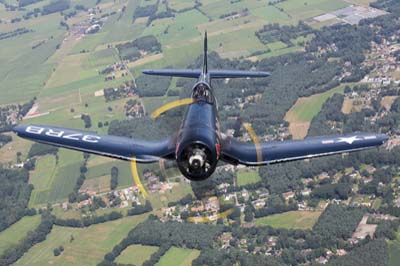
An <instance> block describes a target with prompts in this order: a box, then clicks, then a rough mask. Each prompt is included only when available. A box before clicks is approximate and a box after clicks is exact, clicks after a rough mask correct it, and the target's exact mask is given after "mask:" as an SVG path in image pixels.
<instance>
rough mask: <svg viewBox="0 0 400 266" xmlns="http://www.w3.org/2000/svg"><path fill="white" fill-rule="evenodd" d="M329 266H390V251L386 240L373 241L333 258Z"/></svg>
mask: <svg viewBox="0 0 400 266" xmlns="http://www.w3.org/2000/svg"><path fill="white" fill-rule="evenodd" d="M327 265H328V266H353V265H363V266H375V265H381V266H387V265H389V249H388V244H387V243H386V241H385V240H384V239H377V240H371V241H369V242H368V243H366V244H365V245H361V246H359V247H357V248H355V249H354V250H352V251H350V252H349V253H348V254H347V255H345V256H342V257H334V258H332V259H331V260H330V261H329V262H328V264H327Z"/></svg>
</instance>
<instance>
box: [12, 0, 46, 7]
mask: <svg viewBox="0 0 400 266" xmlns="http://www.w3.org/2000/svg"><path fill="white" fill-rule="evenodd" d="M40 1H43V0H19V1H18V6H19V7H24V6H28V5H31V4H34V3H37V2H40Z"/></svg>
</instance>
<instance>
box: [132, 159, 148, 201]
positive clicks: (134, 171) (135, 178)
mask: <svg viewBox="0 0 400 266" xmlns="http://www.w3.org/2000/svg"><path fill="white" fill-rule="evenodd" d="M131 171H132V177H133V182H134V183H135V184H136V185H137V186H138V188H139V190H140V192H141V193H142V195H143V197H144V198H147V196H148V195H149V194H148V193H147V191H146V189H145V188H144V186H143V184H142V181H140V178H139V174H138V170H137V166H136V160H132V161H131Z"/></svg>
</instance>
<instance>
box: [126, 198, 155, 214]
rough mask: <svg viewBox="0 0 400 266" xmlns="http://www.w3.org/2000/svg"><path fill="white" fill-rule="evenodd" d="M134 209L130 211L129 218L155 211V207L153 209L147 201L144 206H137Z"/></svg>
mask: <svg viewBox="0 0 400 266" xmlns="http://www.w3.org/2000/svg"><path fill="white" fill-rule="evenodd" d="M132 207H133V208H132V209H130V210H128V216H133V215H139V214H143V213H146V212H151V211H152V210H153V207H151V203H150V201H148V200H146V203H145V204H144V205H135V206H132Z"/></svg>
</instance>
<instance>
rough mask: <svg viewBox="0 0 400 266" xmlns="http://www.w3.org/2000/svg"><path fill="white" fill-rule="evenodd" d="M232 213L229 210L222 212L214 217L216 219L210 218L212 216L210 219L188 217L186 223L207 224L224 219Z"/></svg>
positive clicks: (231, 210)
mask: <svg viewBox="0 0 400 266" xmlns="http://www.w3.org/2000/svg"><path fill="white" fill-rule="evenodd" d="M232 213H233V209H229V210H226V211H224V212H221V213H218V214H217V215H216V217H214V218H212V216H211V218H210V217H189V218H188V219H187V221H188V222H191V223H208V222H211V221H215V220H217V219H220V218H225V217H227V216H228V215H230V214H232Z"/></svg>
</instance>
